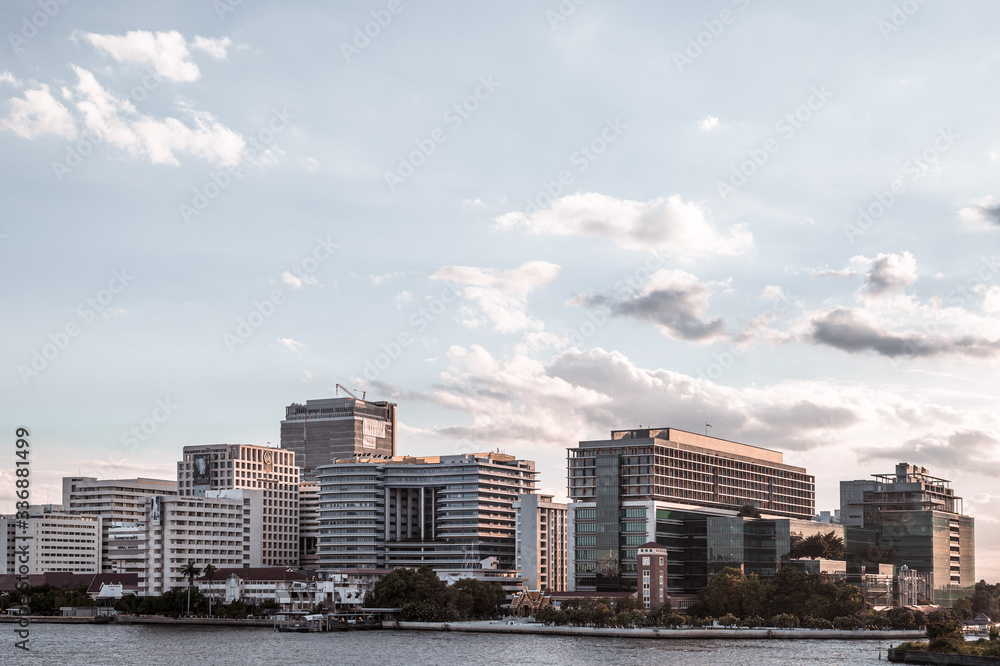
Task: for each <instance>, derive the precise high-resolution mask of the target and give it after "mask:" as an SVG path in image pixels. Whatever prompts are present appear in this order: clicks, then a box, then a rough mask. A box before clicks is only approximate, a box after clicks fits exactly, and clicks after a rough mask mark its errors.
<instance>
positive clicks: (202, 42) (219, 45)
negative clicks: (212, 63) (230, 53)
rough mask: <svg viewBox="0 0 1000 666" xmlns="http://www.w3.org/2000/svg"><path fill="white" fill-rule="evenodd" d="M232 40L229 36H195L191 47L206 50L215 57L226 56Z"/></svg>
mask: <svg viewBox="0 0 1000 666" xmlns="http://www.w3.org/2000/svg"><path fill="white" fill-rule="evenodd" d="M231 43H232V42H231V41H230V40H229V38H228V37H223V38H222V39H210V38H208V37H200V36H195V38H194V39H193V40H192V41H191V48H193V49H198V50H199V51H204V52H205V53H207V54H208V55H210V56H212V57H213V58H225V57H226V49H228V48H229V45H230V44H231Z"/></svg>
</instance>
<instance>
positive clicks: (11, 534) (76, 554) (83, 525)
mask: <svg viewBox="0 0 1000 666" xmlns="http://www.w3.org/2000/svg"><path fill="white" fill-rule="evenodd" d="M62 509H63V507H62V506H61V505H58V504H38V505H31V506H29V507H28V519H27V520H23V519H19V518H17V517H16V514H12V515H5V516H0V535H3V539H2V542H0V567H2V570H0V574H15V573H19V568H20V566H21V565H23V564H27V566H28V573H29V574H43V573H50V572H70V573H77V574H97V573H100V572H101V517H100V516H81V515H77V514H72V513H67V512H65V511H63V510H62ZM22 546H27V552H25V551H23V550H21V547H22ZM23 555H27V562H25V561H24V560H23V559H22V557H23Z"/></svg>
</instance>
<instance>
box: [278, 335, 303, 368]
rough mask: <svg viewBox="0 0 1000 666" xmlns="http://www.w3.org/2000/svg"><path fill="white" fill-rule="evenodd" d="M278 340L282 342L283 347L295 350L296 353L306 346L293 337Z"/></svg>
mask: <svg viewBox="0 0 1000 666" xmlns="http://www.w3.org/2000/svg"><path fill="white" fill-rule="evenodd" d="M278 342H280V343H281V346H282V347H284V348H285V349H288V350H290V351H293V352H295V353H296V354H298V353H299V352H301V351H302V350H303V349H305V347H306V346H305V345H304V344H302V343H301V342H299V341H298V340H295V339H293V338H278ZM306 374H311V373H306Z"/></svg>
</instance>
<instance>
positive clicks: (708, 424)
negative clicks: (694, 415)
mask: <svg viewBox="0 0 1000 666" xmlns="http://www.w3.org/2000/svg"><path fill="white" fill-rule="evenodd" d="M711 427H712V426H711V424H710V423H708V422H707V421H706V422H705V435H706V436H708V429H709V428H711Z"/></svg>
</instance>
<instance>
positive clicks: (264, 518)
mask: <svg viewBox="0 0 1000 666" xmlns="http://www.w3.org/2000/svg"><path fill="white" fill-rule="evenodd" d="M299 481H300V478H299V468H298V467H297V466H296V464H295V454H294V453H293V452H291V451H287V450H284V449H279V448H272V447H267V446H254V445H250V444H207V445H203V446H185V447H184V458H183V459H182V460H181V461H180V462H178V463H177V493H178V495H180V496H182V497H212V496H213V494H214V493H215V492H216V491H227V492H226V493H225V495H224V496H225V497H231V498H234V499H237V498H238V499H242V500H243V501H245V502H247V503H248V506H250V507H251V511H250V513H249V514H248V516H247V519H248V520H250V521H251V522H250V523H249V524H248V532H249V534H248V535H247V545H248V546H249V548H248V551H249V552H250V553H251V556H250V558H249V562H250V563H249V564H248V565H247V566H253V567H262V566H263V567H268V566H297V565H298V563H299ZM229 491H237V492H236V493H232V492H229ZM258 492H259V493H260V495H259V502H260V514H259V517H258V515H257V514H256V512H255V511H253V510H252V508H253V507H254V506H255V505H256V502H257V501H258V497H257V493H258ZM214 496H215V497H222V496H220V495H218V494H215V495H214ZM257 552H259V553H260V556H259V559H258V557H257V556H256V555H255V553H257Z"/></svg>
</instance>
